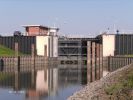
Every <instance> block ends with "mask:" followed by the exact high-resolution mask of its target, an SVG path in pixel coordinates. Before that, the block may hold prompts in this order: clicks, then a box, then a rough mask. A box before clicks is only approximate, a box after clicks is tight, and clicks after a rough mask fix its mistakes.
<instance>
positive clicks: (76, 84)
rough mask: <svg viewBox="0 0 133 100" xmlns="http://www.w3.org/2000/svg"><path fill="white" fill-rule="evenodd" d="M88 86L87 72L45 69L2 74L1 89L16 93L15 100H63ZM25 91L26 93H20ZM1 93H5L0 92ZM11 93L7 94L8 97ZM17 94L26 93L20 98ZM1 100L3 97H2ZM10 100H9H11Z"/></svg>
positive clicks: (0, 79) (83, 70) (68, 69)
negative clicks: (85, 85) (83, 86)
mask: <svg viewBox="0 0 133 100" xmlns="http://www.w3.org/2000/svg"><path fill="white" fill-rule="evenodd" d="M84 84H86V70H85V69H80V70H79V69H76V68H73V69H71V68H63V69H61V68H60V69H59V68H43V69H42V70H37V71H30V72H15V73H0V87H1V88H3V89H6V88H8V89H9V91H16V92H10V93H14V94H13V95H12V96H11V97H10V99H12V98H16V99H14V100H18V99H20V100H23V99H25V100H42V99H43V100H63V99H66V98H67V97H68V96H70V95H72V93H73V92H75V91H76V90H78V89H80V88H81V87H82V85H84ZM20 91H24V92H20ZM0 92H4V91H3V90H0ZM10 93H9V92H8V93H5V98H3V99H6V100H8V98H6V96H8V95H10ZM15 93H24V95H22V94H19V95H21V97H19V96H18V95H16V94H15ZM0 99H1V96H0ZM10 99H9V100H10Z"/></svg>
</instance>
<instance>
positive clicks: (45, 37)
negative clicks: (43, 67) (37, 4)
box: [24, 25, 59, 57]
mask: <svg viewBox="0 0 133 100" xmlns="http://www.w3.org/2000/svg"><path fill="white" fill-rule="evenodd" d="M24 27H25V30H26V35H27V36H36V50H37V55H39V56H48V57H58V35H57V33H58V30H59V29H58V28H56V27H46V26H42V25H24Z"/></svg>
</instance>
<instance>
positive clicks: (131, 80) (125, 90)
mask: <svg viewBox="0 0 133 100" xmlns="http://www.w3.org/2000/svg"><path fill="white" fill-rule="evenodd" d="M118 80H119V81H118V82H115V83H114V84H112V85H111V86H108V87H105V89H104V90H105V92H106V94H107V95H110V96H111V98H112V97H113V98H116V99H117V100H121V99H122V98H123V99H122V100H124V99H126V100H131V99H133V97H132V95H131V94H132V91H133V71H130V72H127V73H124V74H123V75H121V77H119V79H118ZM110 100H112V99H110Z"/></svg>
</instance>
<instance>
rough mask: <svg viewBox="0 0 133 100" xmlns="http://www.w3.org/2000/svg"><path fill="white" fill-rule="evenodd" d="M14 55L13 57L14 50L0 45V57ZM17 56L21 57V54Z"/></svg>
mask: <svg viewBox="0 0 133 100" xmlns="http://www.w3.org/2000/svg"><path fill="white" fill-rule="evenodd" d="M14 55H15V51H14V50H12V49H9V48H7V47H5V46H2V45H0V56H14ZM19 55H23V54H22V53H19Z"/></svg>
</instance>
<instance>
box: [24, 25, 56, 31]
mask: <svg viewBox="0 0 133 100" xmlns="http://www.w3.org/2000/svg"><path fill="white" fill-rule="evenodd" d="M22 26H23V27H42V28H48V29H57V30H59V28H57V27H49V26H44V25H22Z"/></svg>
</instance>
